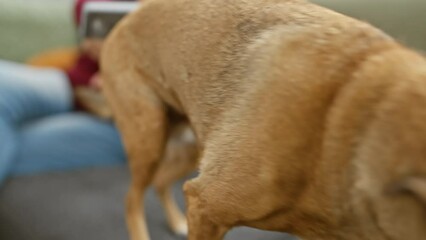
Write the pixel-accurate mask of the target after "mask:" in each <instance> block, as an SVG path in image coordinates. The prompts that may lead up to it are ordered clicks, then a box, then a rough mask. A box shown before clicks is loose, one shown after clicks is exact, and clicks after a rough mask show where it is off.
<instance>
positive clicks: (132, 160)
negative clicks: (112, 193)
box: [103, 71, 167, 240]
mask: <svg viewBox="0 0 426 240" xmlns="http://www.w3.org/2000/svg"><path fill="white" fill-rule="evenodd" d="M110 73H111V71H110ZM105 75H106V76H104V78H105V79H104V82H103V90H104V92H105V94H106V96H107V99H108V102H109V104H110V106H111V107H112V109H113V115H114V119H115V121H116V123H117V124H118V127H119V129H120V132H121V134H122V138H123V141H124V145H125V148H126V152H127V154H128V161H129V165H130V172H131V185H130V189H129V191H128V195H127V206H126V220H127V225H128V227H129V232H130V235H131V239H132V240H149V234H148V230H147V227H146V222H145V217H144V209H143V199H144V191H145V189H146V188H147V187H148V185H150V183H151V181H152V178H153V176H154V174H155V171H156V169H157V166H158V165H159V162H160V160H161V158H162V155H163V150H164V145H165V139H166V135H167V133H166V132H167V116H166V112H165V107H164V104H163V102H162V101H161V100H160V99H159V98H158V97H157V95H156V94H155V92H154V91H153V90H152V89H151V88H150V87H148V86H147V85H146V84H145V83H144V82H143V80H144V79H142V78H141V76H139V75H138V74H135V73H132V72H131V71H118V72H117V73H113V74H109V75H108V74H105ZM130 86H131V87H130Z"/></svg>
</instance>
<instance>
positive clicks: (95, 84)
mask: <svg viewBox="0 0 426 240" xmlns="http://www.w3.org/2000/svg"><path fill="white" fill-rule="evenodd" d="M89 86H90V87H91V88H94V89H96V90H98V91H100V90H101V89H102V76H101V74H99V73H96V74H95V75H93V77H92V78H91V79H90V81H89Z"/></svg>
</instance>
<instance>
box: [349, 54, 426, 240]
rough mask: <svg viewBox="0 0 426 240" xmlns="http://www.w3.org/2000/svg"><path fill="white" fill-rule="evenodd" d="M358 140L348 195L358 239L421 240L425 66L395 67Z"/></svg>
mask: <svg viewBox="0 0 426 240" xmlns="http://www.w3.org/2000/svg"><path fill="white" fill-rule="evenodd" d="M393 77H396V78H399V79H400V80H398V81H393V84H392V87H390V88H389V89H388V90H387V92H386V94H385V96H384V97H383V99H382V101H381V103H380V104H379V105H378V106H376V109H375V110H374V116H373V117H372V121H371V124H369V126H368V129H367V130H366V134H365V135H364V136H362V137H361V138H360V139H359V142H360V144H359V148H358V149H357V151H356V157H355V161H354V162H353V164H354V169H355V173H354V179H355V184H354V188H353V189H352V190H351V191H352V199H353V201H354V202H353V206H354V208H353V209H354V214H355V216H356V219H359V222H357V223H356V224H357V225H359V226H360V229H361V230H362V231H361V232H362V235H363V236H362V237H361V238H359V236H357V237H356V238H354V237H344V238H343V239H345V240H349V239H350V240H352V239H354V240H355V239H372V240H373V239H374V240H401V239H409V240H423V239H426V64H425V61H423V60H420V61H416V60H413V61H409V64H407V66H402V67H399V69H398V71H395V73H394V74H393Z"/></svg>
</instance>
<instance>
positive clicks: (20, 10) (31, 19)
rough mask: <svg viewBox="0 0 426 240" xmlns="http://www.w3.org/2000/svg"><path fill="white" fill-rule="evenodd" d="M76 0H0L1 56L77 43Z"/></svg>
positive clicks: (18, 57) (24, 55)
mask: <svg viewBox="0 0 426 240" xmlns="http://www.w3.org/2000/svg"><path fill="white" fill-rule="evenodd" d="M73 2H74V1H73V0H0V58H1V59H9V60H15V61H24V60H26V59H27V58H28V57H30V56H33V55H35V54H37V53H40V52H41V51H44V50H49V49H52V48H58V47H66V46H73V45H75V42H76V41H75V39H76V37H75V33H74V31H75V27H74V22H73V15H72V14H73V10H72V8H73Z"/></svg>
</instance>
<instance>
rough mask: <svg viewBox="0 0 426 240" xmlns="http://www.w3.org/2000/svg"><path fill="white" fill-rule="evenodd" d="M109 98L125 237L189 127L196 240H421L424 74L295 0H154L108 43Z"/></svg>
mask: <svg viewBox="0 0 426 240" xmlns="http://www.w3.org/2000/svg"><path fill="white" fill-rule="evenodd" d="M102 69H103V74H104V77H105V83H104V87H105V90H106V94H107V97H108V98H109V101H110V103H111V105H112V107H113V111H114V114H115V116H116V118H117V121H118V124H119V128H120V129H121V131H122V134H123V137H124V141H125V144H126V148H127V151H128V153H129V156H130V165H131V172H132V185H131V187H130V191H129V194H128V199H127V219H128V224H129V228H130V233H131V237H132V239H134V240H147V239H148V238H149V237H148V233H147V230H146V227H145V222H144V217H143V211H142V209H141V207H140V201H141V200H142V198H143V193H144V190H145V189H146V187H147V186H148V185H149V184H150V183H151V180H152V179H153V177H154V176H155V172H156V168H157V165H158V164H159V161H160V159H161V158H162V156H163V151H164V146H165V142H166V139H167V125H168V121H167V117H166V110H167V108H173V109H174V110H176V111H178V112H181V113H182V114H185V115H186V116H188V118H189V120H190V122H191V124H192V127H193V129H194V131H195V133H196V136H197V140H198V143H199V148H200V150H201V153H202V155H201V160H200V175H199V177H197V178H196V179H195V180H192V181H190V182H188V183H186V185H185V193H186V197H187V205H188V213H187V217H188V222H189V239H190V240H219V239H222V238H223V236H224V234H225V233H226V232H227V231H228V230H229V229H230V228H232V227H234V226H237V225H245V226H251V227H255V228H260V229H267V230H277V231H286V232H289V233H293V234H296V235H298V236H301V237H304V238H305V239H315V240H333V239H335V240H337V239H342V240H343V239H344V240H360V239H363V240H365V239H371V240H401V239H404V240H405V239H408V240H424V239H426V207H425V203H426V121H425V120H426V61H425V59H424V58H422V57H421V56H420V55H418V54H416V53H414V52H412V51H410V50H408V49H406V48H404V47H402V46H401V45H399V44H398V43H397V42H395V41H394V40H392V39H391V38H390V37H388V36H387V35H385V34H384V33H382V32H381V31H379V30H377V29H375V28H373V27H371V26H369V25H368V24H366V23H362V22H360V21H357V20H354V19H351V18H349V17H345V16H343V15H340V14H338V13H335V12H332V11H330V10H327V9H324V8H321V7H318V6H316V5H313V4H310V3H307V2H305V1H303V0H269V1H264V0H232V1H229V0H173V1H170V0H148V1H146V2H145V3H144V4H143V6H142V7H141V9H140V10H138V11H136V12H135V13H134V14H131V15H130V16H129V17H127V18H126V19H125V20H124V21H122V22H121V24H120V25H119V26H118V27H117V28H116V29H115V30H114V32H113V33H112V34H111V35H110V37H109V39H108V42H107V43H106V47H105V49H104V52H103V56H102Z"/></svg>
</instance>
